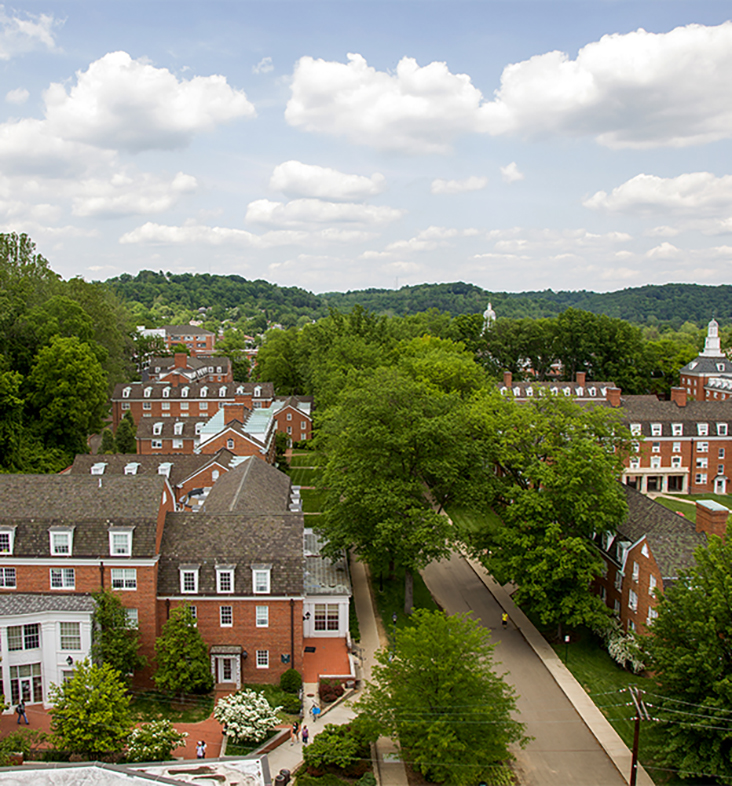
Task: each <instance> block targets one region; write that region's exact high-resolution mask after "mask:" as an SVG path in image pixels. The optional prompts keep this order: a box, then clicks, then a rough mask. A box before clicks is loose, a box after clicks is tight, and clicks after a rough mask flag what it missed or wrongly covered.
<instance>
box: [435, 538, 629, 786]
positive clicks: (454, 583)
mask: <svg viewBox="0 0 732 786" xmlns="http://www.w3.org/2000/svg"><path fill="white" fill-rule="evenodd" d="M422 576H423V577H424V579H425V581H426V583H427V587H428V588H429V590H430V592H431V593H432V595H433V597H434V598H435V600H436V601H437V602H438V603H439V604H440V606H442V608H443V609H444V610H445V611H446V612H448V613H449V614H455V613H462V612H471V613H472V615H473V617H474V618H475V619H476V620H478V621H479V622H480V623H481V625H483V626H484V627H486V628H488V629H490V631H491V638H492V642H493V643H494V644H495V645H496V649H495V652H494V658H495V661H496V662H497V664H498V665H497V670H498V671H499V672H500V673H505V672H507V673H508V676H507V680H508V682H509V683H510V684H511V685H513V686H514V688H515V690H516V693H517V694H518V699H517V702H516V706H517V709H518V710H519V712H520V718H519V719H520V720H521V721H523V722H524V723H525V724H526V731H527V734H529V735H530V736H531V737H533V738H534V739H533V740H532V742H530V743H529V745H528V746H527V747H526V748H525V749H524V750H516V751H515V753H516V758H517V765H518V766H517V767H516V769H517V771H518V774H519V778H520V782H521V784H522V786H625V784H626V781H625V779H624V778H623V777H622V776H621V775H620V773H619V772H618V770H617V769H616V767H615V766H614V764H613V763H612V762H611V761H610V759H609V758H608V756H607V754H606V753H605V751H604V750H603V749H602V747H601V746H600V745H599V744H598V742H597V741H596V740H595V738H594V737H593V736H592V734H591V733H590V731H589V730H588V728H587V726H586V725H585V724H584V722H583V721H582V719H581V718H580V717H579V715H578V714H577V712H576V711H575V709H574V707H573V706H572V704H571V703H570V702H569V701H568V699H567V698H566V696H565V695H564V693H563V692H562V691H561V690H560V689H559V687H558V686H557V684H556V682H555V681H554V679H553V677H552V676H551V674H550V673H549V672H548V671H547V669H546V668H545V666H544V665H543V663H542V661H541V659H540V658H539V657H538V656H537V655H536V654H535V653H534V651H533V650H532V649H531V647H530V646H529V645H528V644H527V642H526V641H525V639H524V638H523V636H522V635H521V633H520V632H519V631H518V630H517V629H516V628H515V627H514V626H513V625H512V624H509V627H508V629H506V630H503V629H502V627H501V608H500V606H499V605H498V603H497V602H496V601H495V599H494V598H493V596H492V595H491V593H490V592H489V591H488V589H487V588H486V587H485V585H484V584H483V582H482V581H481V580H480V579H479V578H478V577H477V576H476V575H475V572H474V571H473V569H472V568H471V567H470V565H468V563H467V562H466V561H465V560H464V559H463V558H462V557H460V556H459V555H456V554H453V555H452V557H451V558H450V559H449V560H444V561H442V562H433V563H432V564H430V565H428V566H427V568H425V569H424V570H423V571H422Z"/></svg>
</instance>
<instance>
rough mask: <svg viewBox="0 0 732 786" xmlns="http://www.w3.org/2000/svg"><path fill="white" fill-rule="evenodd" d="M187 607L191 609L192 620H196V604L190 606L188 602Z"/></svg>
mask: <svg viewBox="0 0 732 786" xmlns="http://www.w3.org/2000/svg"><path fill="white" fill-rule="evenodd" d="M188 608H189V609H190V610H191V617H193V619H194V620H197V619H198V606H191V605H190V604H189V606H188ZM196 624H198V623H196Z"/></svg>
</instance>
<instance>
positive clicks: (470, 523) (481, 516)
mask: <svg viewBox="0 0 732 786" xmlns="http://www.w3.org/2000/svg"><path fill="white" fill-rule="evenodd" d="M445 510H446V511H447V515H448V516H449V517H450V519H451V520H452V522H453V523H454V524H455V526H456V527H457V528H458V530H459V531H460V532H461V533H463V534H464V535H466V536H470V535H472V534H474V533H476V532H480V531H481V530H485V529H494V528H496V527H498V526H500V525H501V519H500V518H499V517H498V516H497V515H496V514H495V513H494V512H493V511H492V510H490V509H486V510H475V509H474V508H467V507H462V506H460V505H447V506H446V507H445Z"/></svg>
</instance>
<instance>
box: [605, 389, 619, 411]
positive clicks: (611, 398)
mask: <svg viewBox="0 0 732 786" xmlns="http://www.w3.org/2000/svg"><path fill="white" fill-rule="evenodd" d="M620 392H621V391H620V388H608V389H607V403H608V404H609V405H610V406H611V407H619V406H620Z"/></svg>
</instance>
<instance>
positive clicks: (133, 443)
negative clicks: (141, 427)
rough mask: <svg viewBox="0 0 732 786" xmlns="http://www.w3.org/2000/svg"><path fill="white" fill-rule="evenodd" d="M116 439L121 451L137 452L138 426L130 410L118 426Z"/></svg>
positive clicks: (118, 448)
mask: <svg viewBox="0 0 732 786" xmlns="http://www.w3.org/2000/svg"><path fill="white" fill-rule="evenodd" d="M114 439H115V443H116V445H117V451H118V452H119V453H137V426H136V425H135V419H134V418H133V417H132V415H131V414H130V411H129V410H127V412H125V415H124V417H123V418H122V420H121V421H120V423H119V426H117V433H116V434H115V436H114Z"/></svg>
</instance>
